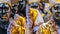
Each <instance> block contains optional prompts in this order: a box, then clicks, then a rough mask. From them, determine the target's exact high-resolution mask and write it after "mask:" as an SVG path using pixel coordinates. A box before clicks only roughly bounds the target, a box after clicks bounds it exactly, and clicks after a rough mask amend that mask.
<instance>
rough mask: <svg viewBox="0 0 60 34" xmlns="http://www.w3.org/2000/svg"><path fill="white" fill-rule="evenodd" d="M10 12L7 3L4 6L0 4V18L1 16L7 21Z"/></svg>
mask: <svg viewBox="0 0 60 34" xmlns="http://www.w3.org/2000/svg"><path fill="white" fill-rule="evenodd" d="M9 12H10V8H9V6H8V5H6V6H4V7H3V6H1V7H0V18H2V19H3V20H5V21H8V18H9V14H10V13H9Z"/></svg>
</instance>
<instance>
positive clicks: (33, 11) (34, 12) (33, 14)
mask: <svg viewBox="0 0 60 34" xmlns="http://www.w3.org/2000/svg"><path fill="white" fill-rule="evenodd" d="M29 16H30V17H31V19H32V20H33V21H35V19H36V17H37V10H36V9H33V8H30V9H29Z"/></svg>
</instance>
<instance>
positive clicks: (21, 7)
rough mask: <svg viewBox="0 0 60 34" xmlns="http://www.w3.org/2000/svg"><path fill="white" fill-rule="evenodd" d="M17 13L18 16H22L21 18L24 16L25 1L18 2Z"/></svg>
mask: <svg viewBox="0 0 60 34" xmlns="http://www.w3.org/2000/svg"><path fill="white" fill-rule="evenodd" d="M17 8H18V11H17V13H18V14H19V15H21V14H23V16H26V13H25V12H26V2H25V0H20V1H19V2H18V7H17Z"/></svg>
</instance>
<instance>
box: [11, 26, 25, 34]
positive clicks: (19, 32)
mask: <svg viewBox="0 0 60 34" xmlns="http://www.w3.org/2000/svg"><path fill="white" fill-rule="evenodd" d="M11 34H25V29H24V28H23V27H21V26H15V27H13V28H12V29H11Z"/></svg>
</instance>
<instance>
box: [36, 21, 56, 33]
mask: <svg viewBox="0 0 60 34" xmlns="http://www.w3.org/2000/svg"><path fill="white" fill-rule="evenodd" d="M49 22H51V21H48V22H47V23H43V24H42V25H40V27H39V29H38V31H37V32H36V34H55V29H54V28H55V27H54V26H52V24H53V23H49Z"/></svg>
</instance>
